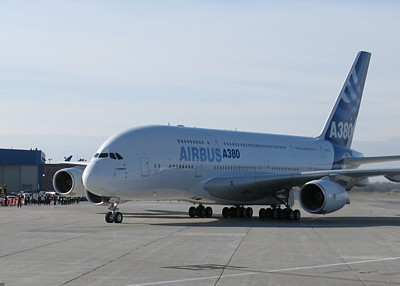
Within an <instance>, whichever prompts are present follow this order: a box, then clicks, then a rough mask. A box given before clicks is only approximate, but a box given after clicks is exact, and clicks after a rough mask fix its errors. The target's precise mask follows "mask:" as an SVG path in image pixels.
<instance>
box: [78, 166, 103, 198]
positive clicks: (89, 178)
mask: <svg viewBox="0 0 400 286" xmlns="http://www.w3.org/2000/svg"><path fill="white" fill-rule="evenodd" d="M96 165H97V164H96V163H95V162H90V163H89V164H88V165H87V166H86V168H85V170H84V171H83V174H82V182H83V185H84V186H85V188H86V189H87V190H89V191H90V192H96V190H100V186H101V182H100V178H101V176H100V174H99V168H98V166H96Z"/></svg>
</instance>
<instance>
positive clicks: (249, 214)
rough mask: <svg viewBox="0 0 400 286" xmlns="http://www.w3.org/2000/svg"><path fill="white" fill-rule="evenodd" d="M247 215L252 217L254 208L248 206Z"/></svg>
mask: <svg viewBox="0 0 400 286" xmlns="http://www.w3.org/2000/svg"><path fill="white" fill-rule="evenodd" d="M246 217H247V218H252V217H253V209H252V208H250V207H248V208H247V209H246Z"/></svg>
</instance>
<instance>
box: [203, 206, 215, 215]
mask: <svg viewBox="0 0 400 286" xmlns="http://www.w3.org/2000/svg"><path fill="white" fill-rule="evenodd" d="M212 215H213V210H212V208H210V207H206V215H205V217H212Z"/></svg>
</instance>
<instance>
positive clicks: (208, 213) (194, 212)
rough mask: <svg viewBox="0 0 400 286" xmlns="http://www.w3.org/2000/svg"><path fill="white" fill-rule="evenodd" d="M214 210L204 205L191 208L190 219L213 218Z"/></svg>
mask: <svg viewBox="0 0 400 286" xmlns="http://www.w3.org/2000/svg"><path fill="white" fill-rule="evenodd" d="M212 215H213V210H212V208H210V207H206V208H205V207H204V206H203V205H199V206H198V207H194V206H192V207H190V208H189V216H190V217H212Z"/></svg>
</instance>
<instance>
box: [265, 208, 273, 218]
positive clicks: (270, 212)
mask: <svg viewBox="0 0 400 286" xmlns="http://www.w3.org/2000/svg"><path fill="white" fill-rule="evenodd" d="M272 216H273V210H272V209H271V208H267V209H266V210H265V218H268V219H270V218H272Z"/></svg>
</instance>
